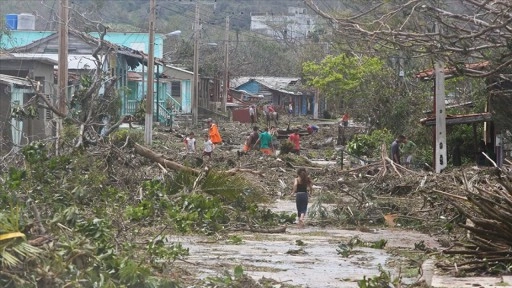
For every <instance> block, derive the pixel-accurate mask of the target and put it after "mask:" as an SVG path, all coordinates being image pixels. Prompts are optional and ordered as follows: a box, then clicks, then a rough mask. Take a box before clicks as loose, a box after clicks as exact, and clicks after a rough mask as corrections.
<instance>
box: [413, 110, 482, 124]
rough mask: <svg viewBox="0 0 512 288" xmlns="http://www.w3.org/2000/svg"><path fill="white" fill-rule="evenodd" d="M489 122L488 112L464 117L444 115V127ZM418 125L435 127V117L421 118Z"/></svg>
mask: <svg viewBox="0 0 512 288" xmlns="http://www.w3.org/2000/svg"><path fill="white" fill-rule="evenodd" d="M490 121H492V114H491V113H488V112H486V113H475V114H464V115H446V125H457V124H470V123H478V122H490ZM420 123H421V124H423V125H425V126H435V125H436V117H428V118H423V119H421V120H420Z"/></svg>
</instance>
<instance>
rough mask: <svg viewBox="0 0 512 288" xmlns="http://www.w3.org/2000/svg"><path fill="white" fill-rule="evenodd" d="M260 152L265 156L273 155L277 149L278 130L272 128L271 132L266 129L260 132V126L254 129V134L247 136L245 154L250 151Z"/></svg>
mask: <svg viewBox="0 0 512 288" xmlns="http://www.w3.org/2000/svg"><path fill="white" fill-rule="evenodd" d="M257 148H258V150H259V151H260V152H261V153H263V154H265V155H272V154H273V153H274V151H275V150H276V148H277V128H276V127H274V126H272V127H270V130H269V129H268V128H267V127H265V128H264V129H263V131H260V130H259V128H258V126H253V127H252V132H251V133H250V134H249V136H247V138H246V139H245V143H244V148H243V153H245V154H247V153H248V152H249V151H250V150H256V149H257Z"/></svg>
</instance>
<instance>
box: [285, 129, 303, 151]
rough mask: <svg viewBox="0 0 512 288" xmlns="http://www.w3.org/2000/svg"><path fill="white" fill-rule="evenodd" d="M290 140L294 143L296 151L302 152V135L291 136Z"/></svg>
mask: <svg viewBox="0 0 512 288" xmlns="http://www.w3.org/2000/svg"><path fill="white" fill-rule="evenodd" d="M288 140H290V142H292V143H293V148H294V149H296V150H300V135H299V134H295V133H293V134H291V135H290V137H288Z"/></svg>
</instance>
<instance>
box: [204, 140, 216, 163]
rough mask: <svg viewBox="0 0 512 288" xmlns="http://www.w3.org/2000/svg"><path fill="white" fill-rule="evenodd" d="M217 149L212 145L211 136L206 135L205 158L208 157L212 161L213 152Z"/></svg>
mask: <svg viewBox="0 0 512 288" xmlns="http://www.w3.org/2000/svg"><path fill="white" fill-rule="evenodd" d="M214 148H215V145H214V144H213V143H212V139H211V138H210V135H204V150H203V157H204V156H208V160H210V159H212V152H213V149H214Z"/></svg>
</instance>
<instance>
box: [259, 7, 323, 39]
mask: <svg viewBox="0 0 512 288" xmlns="http://www.w3.org/2000/svg"><path fill="white" fill-rule="evenodd" d="M315 24H316V18H315V17H314V16H312V15H305V14H298V13H297V14H292V15H252V16H251V31H255V32H260V33H262V34H265V35H269V36H272V37H275V38H284V37H286V38H289V39H304V38H306V37H307V36H308V34H309V32H310V31H313V30H314V28H315ZM285 31H286V33H285Z"/></svg>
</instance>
